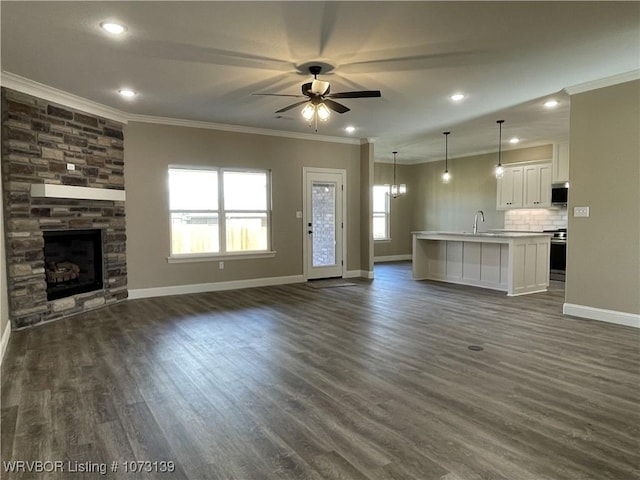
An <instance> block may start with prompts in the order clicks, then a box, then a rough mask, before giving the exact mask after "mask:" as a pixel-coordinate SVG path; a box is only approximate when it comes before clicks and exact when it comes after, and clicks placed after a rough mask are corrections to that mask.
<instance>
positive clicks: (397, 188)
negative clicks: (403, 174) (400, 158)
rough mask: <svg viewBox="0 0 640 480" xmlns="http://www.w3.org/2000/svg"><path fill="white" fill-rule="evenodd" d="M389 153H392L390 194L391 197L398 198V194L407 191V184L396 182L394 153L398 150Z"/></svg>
mask: <svg viewBox="0 0 640 480" xmlns="http://www.w3.org/2000/svg"><path fill="white" fill-rule="evenodd" d="M391 153H393V185H391V196H392V197H393V198H398V197H399V196H401V195H404V194H405V193H407V185H406V184H404V183H401V184H400V185H398V184H397V183H396V155H397V154H398V152H391Z"/></svg>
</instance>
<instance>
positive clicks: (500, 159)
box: [495, 120, 504, 178]
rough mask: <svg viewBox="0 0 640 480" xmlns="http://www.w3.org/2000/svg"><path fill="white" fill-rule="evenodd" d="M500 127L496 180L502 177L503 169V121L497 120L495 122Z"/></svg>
mask: <svg viewBox="0 0 640 480" xmlns="http://www.w3.org/2000/svg"><path fill="white" fill-rule="evenodd" d="M496 123H497V124H498V125H499V126H500V127H499V128H500V133H499V136H498V165H496V171H495V172H496V178H502V176H503V175H504V167H503V166H502V124H503V123H504V120H498V121H497V122H496Z"/></svg>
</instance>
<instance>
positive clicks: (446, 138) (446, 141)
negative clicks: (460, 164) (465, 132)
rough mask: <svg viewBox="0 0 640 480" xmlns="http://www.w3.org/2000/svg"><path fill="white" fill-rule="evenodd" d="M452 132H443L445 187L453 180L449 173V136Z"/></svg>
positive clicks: (443, 181) (443, 179)
mask: <svg viewBox="0 0 640 480" xmlns="http://www.w3.org/2000/svg"><path fill="white" fill-rule="evenodd" d="M450 133H451V132H442V134H443V135H444V172H442V183H444V184H445V185H446V184H447V183H449V181H450V180H451V174H450V173H449V134H450Z"/></svg>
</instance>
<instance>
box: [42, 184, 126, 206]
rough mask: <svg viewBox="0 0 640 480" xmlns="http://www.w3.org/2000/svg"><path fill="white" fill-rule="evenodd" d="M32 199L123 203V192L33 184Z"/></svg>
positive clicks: (111, 189) (110, 189)
mask: <svg viewBox="0 0 640 480" xmlns="http://www.w3.org/2000/svg"><path fill="white" fill-rule="evenodd" d="M31 196H32V197H47V198H73V199H76V200H111V201H115V202H124V200H125V192H124V190H115V189H113V188H92V187H74V186H71V185H56V184H52V183H34V184H32V185H31Z"/></svg>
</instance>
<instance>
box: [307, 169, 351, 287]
mask: <svg viewBox="0 0 640 480" xmlns="http://www.w3.org/2000/svg"><path fill="white" fill-rule="evenodd" d="M309 173H331V174H337V175H340V176H341V177H342V223H343V225H344V226H343V227H342V278H345V276H346V274H347V250H348V249H347V226H348V225H349V224H348V223H347V210H348V209H347V203H348V202H347V198H348V197H347V171H346V170H345V169H343V168H322V167H302V230H301V233H302V276H303V278H304V281H305V282H306V281H308V280H309V272H308V268H307V255H309V252H308V250H309V249H308V247H307V223H309V219H308V218H307V215H308V213H307V212H308V211H307V206H308V205H307V193H308V192H307V175H308V174H309Z"/></svg>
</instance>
